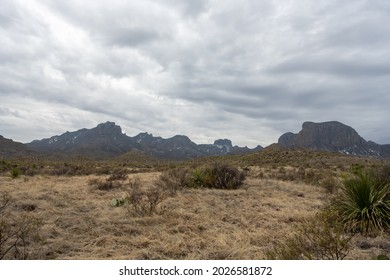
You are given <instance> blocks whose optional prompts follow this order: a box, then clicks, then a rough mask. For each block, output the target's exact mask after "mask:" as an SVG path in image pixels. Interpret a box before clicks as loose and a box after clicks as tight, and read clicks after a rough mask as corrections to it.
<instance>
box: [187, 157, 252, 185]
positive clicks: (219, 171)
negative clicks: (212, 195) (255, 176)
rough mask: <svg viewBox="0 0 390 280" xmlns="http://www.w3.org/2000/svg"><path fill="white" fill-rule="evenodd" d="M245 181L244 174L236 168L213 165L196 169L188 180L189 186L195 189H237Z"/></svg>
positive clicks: (226, 165) (225, 165)
mask: <svg viewBox="0 0 390 280" xmlns="http://www.w3.org/2000/svg"><path fill="white" fill-rule="evenodd" d="M244 179H245V173H244V172H243V171H240V170H239V169H238V168H237V167H235V166H232V165H228V164H223V163H214V164H212V165H208V166H204V167H201V168H197V169H195V170H194V171H193V173H192V176H191V178H190V180H191V182H190V186H192V187H196V188H212V189H213V188H214V189H222V190H227V189H237V188H239V187H240V186H241V185H242V183H243V181H244Z"/></svg>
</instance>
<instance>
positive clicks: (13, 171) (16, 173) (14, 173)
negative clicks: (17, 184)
mask: <svg viewBox="0 0 390 280" xmlns="http://www.w3.org/2000/svg"><path fill="white" fill-rule="evenodd" d="M10 174H11V177H12V178H13V179H16V178H18V177H19V175H20V171H19V169H17V168H16V167H14V168H12V169H11V172H10Z"/></svg>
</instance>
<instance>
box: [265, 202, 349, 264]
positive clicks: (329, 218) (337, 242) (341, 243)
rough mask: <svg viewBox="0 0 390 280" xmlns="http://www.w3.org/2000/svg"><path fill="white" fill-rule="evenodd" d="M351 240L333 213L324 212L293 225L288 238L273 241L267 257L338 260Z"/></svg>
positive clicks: (343, 254) (345, 251)
mask: <svg viewBox="0 0 390 280" xmlns="http://www.w3.org/2000/svg"><path fill="white" fill-rule="evenodd" d="M351 239H352V236H351V235H348V234H346V233H345V230H344V224H343V223H341V222H340V220H339V219H338V215H337V213H336V212H334V211H332V210H329V209H327V210H324V211H321V212H320V213H318V214H317V215H315V216H314V217H313V218H310V219H309V220H305V221H304V223H302V224H301V225H299V226H297V228H296V229H295V231H294V232H293V234H292V236H290V237H288V238H286V239H283V240H281V241H279V242H277V245H276V246H275V248H273V250H271V251H268V252H267V256H268V258H269V259H282V260H342V259H344V258H345V257H346V256H347V255H348V253H349V251H350V250H351V245H352V244H351Z"/></svg>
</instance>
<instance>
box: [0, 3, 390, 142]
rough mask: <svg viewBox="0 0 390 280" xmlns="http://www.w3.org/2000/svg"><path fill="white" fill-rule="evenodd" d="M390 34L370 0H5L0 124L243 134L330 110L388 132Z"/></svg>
mask: <svg viewBox="0 0 390 280" xmlns="http://www.w3.org/2000/svg"><path fill="white" fill-rule="evenodd" d="M84 2H88V3H84ZM389 34H390V3H387V2H386V1H379V0H378V1H376V0H371V1H368V0H367V1H363V0H355V1H331V0H317V1H314V0H304V1H299V2H292V1H288V0H284V1H256V0H246V1H216V0H209V1H207V0H204V1H175V0H164V1H119V0H111V1H76V0H69V1H51V0H42V1H38V0H36V1H27V2H26V1H15V0H12V1H11V0H5V1H2V9H1V11H0V40H1V42H2V44H0V134H1V135H3V136H5V137H8V138H12V139H14V140H18V141H22V142H29V141H31V140H33V139H40V138H44V137H49V136H52V135H54V134H60V133H63V132H64V131H66V130H69V131H70V130H74V129H79V128H82V127H94V126H96V125H97V124H98V123H100V122H105V121H107V120H110V121H115V122H117V123H118V124H119V125H121V127H122V128H123V130H125V131H126V133H127V134H128V135H135V134H137V133H139V132H141V131H148V132H151V133H153V134H155V135H160V136H162V137H171V136H173V135H176V134H185V135H188V136H189V137H190V138H191V139H192V140H193V141H195V142H197V143H210V142H213V141H214V139H217V138H221V137H224V138H230V139H232V141H233V143H234V144H238V145H242V146H243V145H248V146H250V147H253V146H256V145H257V144H261V145H268V144H271V143H273V142H276V141H277V138H278V137H279V136H280V135H281V134H282V133H284V132H287V131H293V132H297V131H299V129H300V126H301V123H302V122H304V121H307V120H310V121H328V120H338V121H341V122H343V123H345V124H348V125H350V126H352V127H354V128H355V129H356V130H357V131H358V132H359V133H360V134H361V135H362V136H363V137H364V138H366V139H367V140H373V141H376V142H378V143H390V135H389V133H388V130H387V121H388V119H389V117H390V113H389V110H388V108H389V107H390V106H389V105H390V94H389V88H390V63H389V61H390V35H389Z"/></svg>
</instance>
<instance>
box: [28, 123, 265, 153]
mask: <svg viewBox="0 0 390 280" xmlns="http://www.w3.org/2000/svg"><path fill="white" fill-rule="evenodd" d="M26 145H27V146H28V147H29V148H31V149H33V150H36V151H40V152H46V153H67V154H78V155H84V156H89V157H94V158H107V157H113V156H118V155H121V154H124V153H126V152H129V151H139V152H143V153H145V154H146V155H149V156H153V157H157V158H162V159H173V160H185V159H191V158H196V157H202V156H215V155H226V154H231V153H249V152H252V151H257V150H260V149H262V147H261V146H258V147H256V148H255V149H253V150H251V149H249V148H247V147H244V148H241V147H238V146H234V147H233V145H232V143H231V141H230V140H228V139H220V140H216V141H215V142H214V144H201V145H197V144H196V143H194V142H192V141H191V139H189V138H188V137H187V136H185V135H176V136H173V137H171V138H168V139H164V138H161V137H155V136H153V135H152V134H148V133H140V134H138V135H137V136H134V137H129V136H127V135H125V134H123V133H122V130H121V128H120V126H118V125H116V124H115V123H113V122H106V123H102V124H99V125H98V126H97V127H95V128H91V129H85V128H83V129H80V130H77V131H75V132H66V133H64V134H62V135H59V136H58V135H56V136H53V137H50V138H46V139H42V140H35V141H33V142H31V143H28V144H26Z"/></svg>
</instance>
